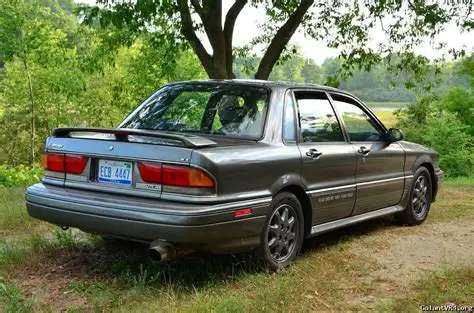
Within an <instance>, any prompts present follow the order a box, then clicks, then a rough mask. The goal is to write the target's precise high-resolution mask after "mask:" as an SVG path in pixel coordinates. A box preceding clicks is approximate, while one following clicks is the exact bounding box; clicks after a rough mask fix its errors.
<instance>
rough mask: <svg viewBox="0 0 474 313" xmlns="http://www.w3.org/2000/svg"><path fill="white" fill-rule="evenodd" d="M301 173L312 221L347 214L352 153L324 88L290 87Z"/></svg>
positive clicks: (353, 165)
mask: <svg viewBox="0 0 474 313" xmlns="http://www.w3.org/2000/svg"><path fill="white" fill-rule="evenodd" d="M293 101H295V103H296V108H297V121H298V123H297V133H298V136H297V138H298V148H299V150H300V153H301V158H302V170H301V176H302V177H303V180H304V183H305V185H306V186H307V189H308V192H309V194H310V195H311V199H312V205H313V225H316V224H321V223H324V222H328V221H332V220H336V219H340V218H344V217H348V216H350V214H351V212H352V209H353V207H354V203H355V191H356V189H355V173H356V155H355V152H354V149H353V148H352V146H351V145H350V143H348V142H347V141H346V138H345V137H344V133H343V131H342V127H341V125H340V123H339V120H338V118H337V116H336V114H335V112H334V110H333V108H332V106H331V104H330V102H329V99H328V97H327V95H326V93H325V92H320V91H308V90H294V91H293Z"/></svg>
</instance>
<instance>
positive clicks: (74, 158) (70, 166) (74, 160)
mask: <svg viewBox="0 0 474 313" xmlns="http://www.w3.org/2000/svg"><path fill="white" fill-rule="evenodd" d="M88 160H89V158H88V157H85V156H82V155H72V154H66V173H68V174H76V175H79V174H82V172H83V171H84V168H85V167H86V165H87V161H88Z"/></svg>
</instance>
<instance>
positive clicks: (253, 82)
mask: <svg viewBox="0 0 474 313" xmlns="http://www.w3.org/2000/svg"><path fill="white" fill-rule="evenodd" d="M196 83H199V84H202V83H208V84H241V85H249V86H260V87H268V88H272V89H273V88H285V89H287V88H305V89H306V88H307V89H317V90H324V91H332V92H339V93H344V94H346V95H349V96H352V97H354V95H352V94H351V93H349V92H347V91H344V90H341V89H337V88H334V87H329V86H324V85H317V84H309V83H296V82H286V81H271V80H260V79H208V80H189V81H180V82H174V83H171V84H170V85H174V84H196Z"/></svg>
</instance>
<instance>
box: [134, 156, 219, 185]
mask: <svg viewBox="0 0 474 313" xmlns="http://www.w3.org/2000/svg"><path fill="white" fill-rule="evenodd" d="M138 170H139V172H140V176H141V177H142V180H143V181H144V182H146V183H152V184H163V185H168V186H178V187H198V188H212V187H214V186H215V183H214V179H213V178H212V177H210V176H209V174H207V173H206V172H204V171H203V170H200V169H197V168H193V167H188V166H179V165H166V164H161V163H151V162H138Z"/></svg>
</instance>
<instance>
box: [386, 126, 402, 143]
mask: <svg viewBox="0 0 474 313" xmlns="http://www.w3.org/2000/svg"><path fill="white" fill-rule="evenodd" d="M400 140H403V132H402V130H401V129H398V128H390V129H389V130H388V141H390V142H395V141H400Z"/></svg>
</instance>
